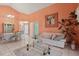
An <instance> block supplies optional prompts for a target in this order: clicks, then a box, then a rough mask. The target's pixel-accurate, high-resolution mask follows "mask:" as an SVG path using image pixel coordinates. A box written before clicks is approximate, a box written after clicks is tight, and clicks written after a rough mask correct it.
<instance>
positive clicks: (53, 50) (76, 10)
mask: <svg viewBox="0 0 79 59" xmlns="http://www.w3.org/2000/svg"><path fill="white" fill-rule="evenodd" d="M78 18H79V4H78V3H19V4H18V3H0V48H1V49H0V52H1V53H0V55H2V56H73V55H74V56H75V55H76V56H78V55H79V50H78V49H79V40H78V38H79V37H78V36H79V34H78V32H79V31H78V30H79V29H78V25H79V23H78V22H79V20H78ZM66 22H67V23H66ZM75 24H76V25H75ZM66 25H67V26H66ZM66 27H67V28H66ZM72 29H73V30H72ZM75 29H76V30H75ZM63 31H64V32H63ZM69 34H70V35H69ZM25 51H26V52H25Z"/></svg>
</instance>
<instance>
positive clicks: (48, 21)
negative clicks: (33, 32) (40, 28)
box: [45, 13, 58, 27]
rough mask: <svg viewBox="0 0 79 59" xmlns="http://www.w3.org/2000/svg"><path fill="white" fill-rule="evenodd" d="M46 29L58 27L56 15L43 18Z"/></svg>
mask: <svg viewBox="0 0 79 59" xmlns="http://www.w3.org/2000/svg"><path fill="white" fill-rule="evenodd" d="M45 26H46V27H57V26H58V13H53V14H50V15H46V16H45Z"/></svg>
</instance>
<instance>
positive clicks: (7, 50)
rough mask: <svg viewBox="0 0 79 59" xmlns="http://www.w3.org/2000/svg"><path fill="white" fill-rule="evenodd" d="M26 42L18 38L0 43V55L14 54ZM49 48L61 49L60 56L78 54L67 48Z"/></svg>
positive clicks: (78, 54)
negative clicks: (14, 40) (17, 39)
mask: <svg viewBox="0 0 79 59" xmlns="http://www.w3.org/2000/svg"><path fill="white" fill-rule="evenodd" d="M26 44H27V43H26V40H19V41H16V42H8V43H4V44H2V43H0V56H16V55H15V53H14V52H13V51H14V50H16V49H19V48H21V47H24V46H26ZM51 49H52V50H53V49H54V50H57V51H61V52H62V53H63V54H62V56H79V51H74V50H71V49H69V48H64V49H62V48H58V47H52V46H51Z"/></svg>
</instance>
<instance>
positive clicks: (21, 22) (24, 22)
mask: <svg viewBox="0 0 79 59" xmlns="http://www.w3.org/2000/svg"><path fill="white" fill-rule="evenodd" d="M21 24H28V35H29V34H30V27H29V26H30V25H29V22H28V21H20V22H19V26H20V27H19V29H20V30H21Z"/></svg>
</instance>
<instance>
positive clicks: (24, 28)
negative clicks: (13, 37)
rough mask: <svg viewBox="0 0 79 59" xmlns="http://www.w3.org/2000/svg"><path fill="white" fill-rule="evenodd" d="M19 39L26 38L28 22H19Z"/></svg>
mask: <svg viewBox="0 0 79 59" xmlns="http://www.w3.org/2000/svg"><path fill="white" fill-rule="evenodd" d="M20 31H21V39H27V37H28V35H29V23H28V22H25V21H22V22H21V23H20Z"/></svg>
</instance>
